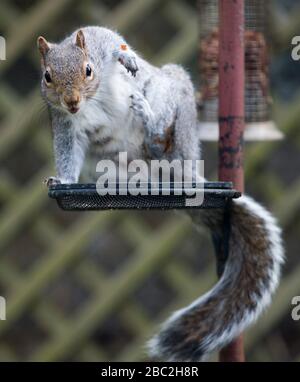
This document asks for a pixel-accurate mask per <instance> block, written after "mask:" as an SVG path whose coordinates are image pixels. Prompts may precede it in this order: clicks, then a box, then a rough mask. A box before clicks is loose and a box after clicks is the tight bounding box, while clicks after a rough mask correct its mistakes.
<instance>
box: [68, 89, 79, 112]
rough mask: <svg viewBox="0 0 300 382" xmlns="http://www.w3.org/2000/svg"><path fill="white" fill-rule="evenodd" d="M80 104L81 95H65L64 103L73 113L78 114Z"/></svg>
mask: <svg viewBox="0 0 300 382" xmlns="http://www.w3.org/2000/svg"><path fill="white" fill-rule="evenodd" d="M79 102H80V95H79V94H78V93H75V94H72V95H64V103H65V104H66V105H67V107H68V109H69V110H70V112H71V113H76V112H77V111H78V110H79V107H78V104H79Z"/></svg>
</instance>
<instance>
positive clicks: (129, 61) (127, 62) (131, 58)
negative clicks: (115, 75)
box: [114, 51, 139, 77]
mask: <svg viewBox="0 0 300 382" xmlns="http://www.w3.org/2000/svg"><path fill="white" fill-rule="evenodd" d="M114 56H115V57H116V58H117V60H118V61H119V62H120V63H121V64H122V65H123V66H124V67H125V68H126V69H127V72H128V73H129V72H130V73H131V74H132V75H133V77H136V73H137V71H138V70H139V68H138V66H137V63H136V58H135V55H134V54H132V53H129V52H126V51H116V52H115V53H114Z"/></svg>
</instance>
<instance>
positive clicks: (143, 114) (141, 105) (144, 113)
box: [130, 92, 153, 128]
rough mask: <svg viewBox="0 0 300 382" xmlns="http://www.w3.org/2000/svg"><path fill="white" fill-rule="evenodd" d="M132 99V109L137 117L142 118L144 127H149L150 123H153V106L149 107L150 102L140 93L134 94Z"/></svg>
mask: <svg viewBox="0 0 300 382" xmlns="http://www.w3.org/2000/svg"><path fill="white" fill-rule="evenodd" d="M130 98H131V106H130V108H131V109H132V110H133V112H134V114H135V115H136V116H138V117H140V118H142V120H143V123H144V125H145V126H146V127H148V125H149V122H150V123H151V121H152V119H153V117H152V110H151V106H150V105H149V102H148V101H147V100H146V98H145V97H144V95H143V94H142V93H140V92H136V93H135V94H132V95H131V96H130ZM149 128H150V126H149Z"/></svg>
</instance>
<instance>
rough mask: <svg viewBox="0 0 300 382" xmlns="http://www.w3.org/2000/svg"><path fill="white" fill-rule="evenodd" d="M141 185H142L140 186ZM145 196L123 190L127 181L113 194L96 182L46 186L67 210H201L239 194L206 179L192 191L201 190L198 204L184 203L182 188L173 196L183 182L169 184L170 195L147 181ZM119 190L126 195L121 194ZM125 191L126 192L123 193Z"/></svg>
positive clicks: (227, 185)
mask: <svg viewBox="0 0 300 382" xmlns="http://www.w3.org/2000/svg"><path fill="white" fill-rule="evenodd" d="M141 188H142V187H141ZM149 188H150V189H152V190H153V189H155V190H156V192H157V193H158V195H151V194H149V191H148V190H149ZM142 189H143V190H145V192H146V191H147V192H148V195H141V194H139V195H136V196H133V195H130V194H129V193H126V190H127V184H122V183H121V184H118V185H117V191H116V195H110V194H107V195H105V196H101V195H99V194H98V192H97V190H96V185H95V184H68V185H66V184H60V185H56V186H51V187H50V188H49V197H50V198H53V199H56V201H57V203H58V205H59V207H60V208H62V209H63V210H67V211H96V210H112V209H118V210H121V209H126V210H131V209H139V210H151V209H152V210H153V209H154V210H155V209H159V210H169V209H191V208H193V209H195V208H196V209H202V208H224V207H225V206H226V203H227V202H228V201H229V200H231V199H233V198H238V197H239V196H240V193H239V192H237V191H236V190H234V189H232V183H230V182H206V183H204V185H201V186H199V187H196V186H195V185H193V188H192V190H193V191H195V190H197V191H198V192H204V200H203V203H202V204H201V205H196V206H195V205H191V206H187V204H186V203H187V201H188V200H189V199H191V197H190V196H188V195H187V194H186V192H184V190H183V191H182V194H181V195H176V190H177V191H178V190H180V191H181V190H182V184H178V183H172V185H171V187H170V195H163V189H164V184H163V183H160V184H159V185H158V186H157V185H156V186H155V187H154V186H153V184H150V183H149V184H148V187H145V188H142ZM120 190H122V191H123V193H126V194H125V195H120V192H121V191H120ZM124 190H125V192H124Z"/></svg>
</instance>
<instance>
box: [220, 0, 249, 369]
mask: <svg viewBox="0 0 300 382" xmlns="http://www.w3.org/2000/svg"><path fill="white" fill-rule="evenodd" d="M219 14H220V51H219V52H220V56H219V81H220V84H219V129H220V138H219V180H220V181H231V182H233V184H234V187H235V188H236V189H237V190H239V191H241V192H243V191H244V172H243V132H244V125H245V104H244V92H245V54H244V25H245V24H244V0H220V1H219ZM244 360H245V356H244V348H243V337H242V336H240V337H239V338H238V339H236V340H235V341H233V343H232V344H230V345H228V346H227V347H225V348H224V349H223V350H222V351H221V352H220V361H222V362H243V361H244Z"/></svg>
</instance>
